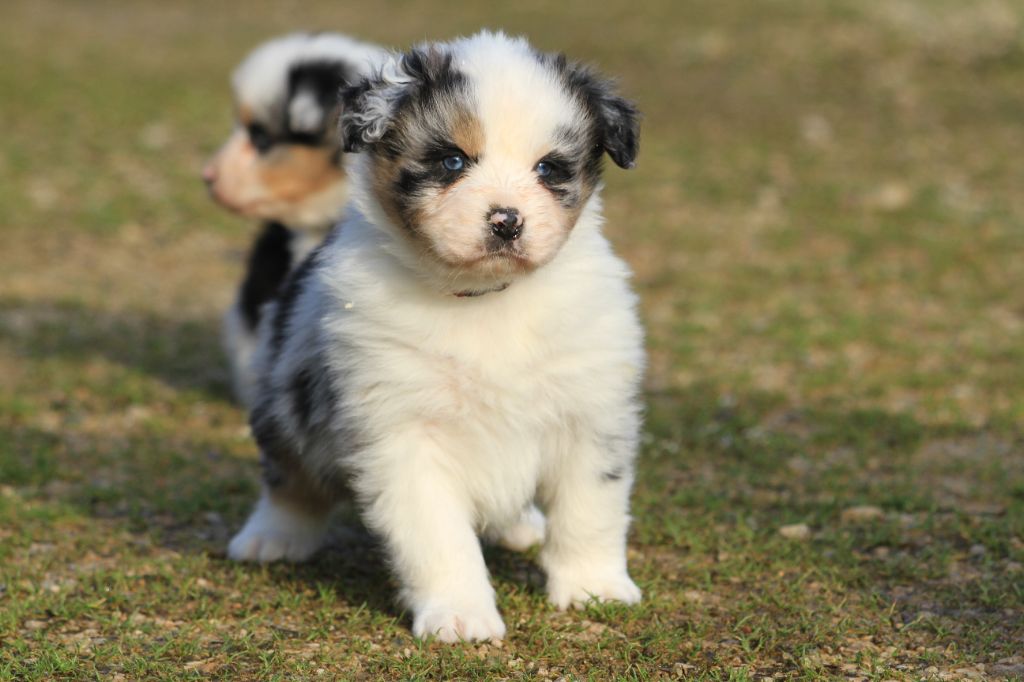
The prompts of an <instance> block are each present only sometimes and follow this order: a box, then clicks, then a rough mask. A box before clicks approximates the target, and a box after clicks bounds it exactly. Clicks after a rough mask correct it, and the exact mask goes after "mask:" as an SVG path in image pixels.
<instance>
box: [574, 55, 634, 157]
mask: <svg viewBox="0 0 1024 682" xmlns="http://www.w3.org/2000/svg"><path fill="white" fill-rule="evenodd" d="M555 64H556V65H557V66H559V67H561V68H563V69H564V70H565V77H566V81H567V83H568V85H569V87H570V89H572V90H575V91H576V92H578V93H579V95H580V97H582V98H583V101H584V102H586V104H587V107H588V108H589V109H590V111H591V112H592V114H593V115H594V117H595V118H596V119H597V126H598V135H599V137H600V143H601V146H602V147H603V148H604V150H605V151H606V152H608V156H610V157H611V158H612V161H614V162H615V164H616V165H617V166H619V167H620V168H633V167H634V166H636V157H637V154H638V153H639V152H640V112H639V111H637V108H636V106H635V105H634V104H633V103H632V102H630V101H629V100H627V99H624V98H622V97H620V96H619V95H618V94H617V93H616V92H615V85H614V83H613V82H612V81H610V80H608V79H607V78H604V77H602V76H600V75H599V74H598V73H597V72H596V71H594V70H593V69H591V68H589V67H587V66H585V65H582V64H570V63H568V62H567V61H566V59H565V56H564V55H559V56H557V57H556V58H555Z"/></svg>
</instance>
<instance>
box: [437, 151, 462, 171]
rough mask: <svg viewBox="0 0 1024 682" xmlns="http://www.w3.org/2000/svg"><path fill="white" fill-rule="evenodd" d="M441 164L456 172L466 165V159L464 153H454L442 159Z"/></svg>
mask: <svg viewBox="0 0 1024 682" xmlns="http://www.w3.org/2000/svg"><path fill="white" fill-rule="evenodd" d="M441 165H442V166H444V169H445V170H448V171H452V172H456V171H460V170H462V169H463V168H465V167H466V159H465V158H464V157H463V156H462V154H453V155H451V156H446V157H444V158H443V159H441Z"/></svg>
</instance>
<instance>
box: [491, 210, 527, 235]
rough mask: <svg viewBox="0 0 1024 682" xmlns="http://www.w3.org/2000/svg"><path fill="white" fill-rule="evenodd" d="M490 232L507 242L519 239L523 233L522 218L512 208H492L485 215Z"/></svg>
mask: <svg viewBox="0 0 1024 682" xmlns="http://www.w3.org/2000/svg"><path fill="white" fill-rule="evenodd" d="M487 222H489V223H490V224H491V232H493V233H494V234H496V235H497V236H498V237H501V238H502V239H504V240H505V241H507V242H512V241H515V240H517V239H519V235H521V234H522V233H523V217H522V216H521V215H519V211H517V210H516V209H514V208H492V209H491V212H490V213H488V214H487Z"/></svg>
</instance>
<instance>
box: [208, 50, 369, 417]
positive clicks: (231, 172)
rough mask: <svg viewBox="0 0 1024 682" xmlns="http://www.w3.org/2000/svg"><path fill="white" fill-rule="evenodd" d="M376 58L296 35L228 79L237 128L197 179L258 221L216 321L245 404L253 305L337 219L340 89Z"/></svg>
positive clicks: (341, 183) (253, 57)
mask: <svg viewBox="0 0 1024 682" xmlns="http://www.w3.org/2000/svg"><path fill="white" fill-rule="evenodd" d="M384 56H385V52H384V50H383V49H382V48H379V47H376V46H373V45H369V44H366V43H362V42H358V41H356V40H353V39H351V38H348V37H346V36H342V35H338V34H332V33H317V34H306V33H297V34H292V35H287V36H283V37H279V38H275V39H273V40H271V41H269V42H266V43H264V44H262V45H260V46H259V47H257V48H256V49H255V50H254V51H253V52H252V53H250V54H249V56H248V57H246V58H245V60H244V61H243V62H242V63H241V64H240V65H239V66H238V68H237V69H235V72H234V74H233V76H232V78H231V86H232V91H233V94H234V100H235V113H236V117H237V125H236V127H235V129H234V131H233V132H232V133H231V135H230V136H229V137H228V139H227V141H226V142H225V143H224V145H223V146H222V147H221V148H220V150H219V151H218V152H217V153H216V154H214V156H213V157H212V158H211V159H210V160H209V162H208V163H207V164H206V166H205V168H204V169H203V180H204V181H205V182H206V185H207V187H208V188H209V191H210V196H211V197H213V198H214V199H215V200H216V201H217V202H218V203H219V204H220V205H222V206H224V207H225V208H227V209H229V210H231V211H233V212H235V213H238V214H240V215H243V216H246V217H250V218H256V219H258V220H262V221H264V225H263V229H262V230H261V232H260V234H259V236H258V237H257V239H256V242H255V244H254V245H253V248H252V251H251V253H250V255H249V261H248V266H247V270H246V273H245V278H244V280H243V281H242V285H241V287H240V289H239V292H238V297H237V299H236V301H235V303H234V305H233V306H232V307H231V309H230V310H229V311H228V313H227V314H226V315H225V318H224V345H225V349H226V351H227V354H228V357H229V358H230V360H231V365H232V375H233V380H234V385H235V392H236V394H237V395H238V398H239V399H240V400H241V401H242V402H243V403H244V404H245V405H247V406H248V405H249V404H250V399H251V396H252V393H253V378H252V373H251V370H250V364H251V357H252V353H253V350H254V348H255V344H256V330H257V327H258V326H259V322H260V309H261V308H262V306H263V304H264V303H266V302H267V301H268V300H270V299H271V298H272V297H273V296H274V295H275V294H276V293H277V291H278V289H279V288H280V286H281V284H282V282H283V281H284V280H285V278H286V276H287V274H288V272H289V271H290V270H291V268H292V266H293V265H294V264H296V263H298V262H299V261H300V260H301V259H302V258H303V257H304V256H305V255H306V254H307V253H308V252H309V251H310V250H312V248H313V246H315V245H316V243H317V242H318V241H319V239H320V235H321V234H322V233H323V232H326V231H327V230H328V229H329V228H330V227H331V226H332V225H334V223H335V222H337V221H338V219H339V218H340V217H341V214H342V211H343V209H344V206H345V202H346V200H347V198H348V182H347V178H346V174H345V171H344V168H343V164H342V157H343V153H342V149H341V144H340V142H339V140H338V135H337V121H338V112H339V103H338V102H339V97H338V94H339V91H340V89H341V88H342V87H343V86H346V85H351V84H353V83H356V82H359V80H360V79H361V78H362V77H363V76H365V75H366V74H368V73H369V72H370V71H372V70H373V68H374V66H375V65H376V64H377V63H379V62H380V61H382V60H383V58H384Z"/></svg>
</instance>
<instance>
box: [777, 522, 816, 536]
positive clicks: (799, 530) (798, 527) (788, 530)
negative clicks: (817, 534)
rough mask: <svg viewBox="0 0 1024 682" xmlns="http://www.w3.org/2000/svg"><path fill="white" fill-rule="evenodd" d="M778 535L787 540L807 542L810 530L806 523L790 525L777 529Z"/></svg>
mask: <svg viewBox="0 0 1024 682" xmlns="http://www.w3.org/2000/svg"><path fill="white" fill-rule="evenodd" d="M779 535H781V536H782V537H784V538H786V539H787V540H807V539H808V538H810V537H811V529H810V527H809V526H808V525H807V524H806V523H792V524H790V525H788V526H782V527H781V528H779Z"/></svg>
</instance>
